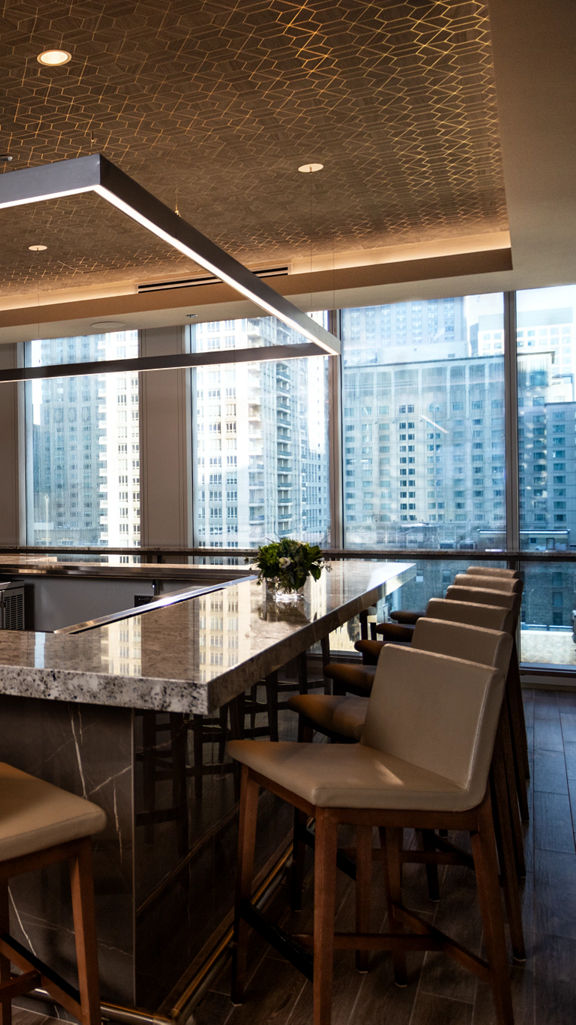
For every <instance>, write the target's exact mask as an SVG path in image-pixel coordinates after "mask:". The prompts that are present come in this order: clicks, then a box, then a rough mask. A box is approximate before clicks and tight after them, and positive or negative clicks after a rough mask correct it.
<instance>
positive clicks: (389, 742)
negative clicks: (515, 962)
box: [229, 645, 513, 1025]
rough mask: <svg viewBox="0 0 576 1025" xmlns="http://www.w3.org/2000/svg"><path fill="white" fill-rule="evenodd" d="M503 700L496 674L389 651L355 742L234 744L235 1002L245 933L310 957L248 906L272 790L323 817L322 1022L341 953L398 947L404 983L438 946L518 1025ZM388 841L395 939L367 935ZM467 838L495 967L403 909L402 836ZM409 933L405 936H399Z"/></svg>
mask: <svg viewBox="0 0 576 1025" xmlns="http://www.w3.org/2000/svg"><path fill="white" fill-rule="evenodd" d="M503 689H504V676H503V673H502V672H500V671H499V670H496V669H491V668H489V667H487V666H481V665H478V664H476V663H471V662H466V661H463V660H460V659H453V658H449V657H447V656H443V655H436V654H431V653H429V652H423V651H418V650H415V649H412V648H408V647H400V646H395V645H388V646H386V648H384V650H383V652H382V656H381V661H380V663H379V666H378V671H377V673H376V677H375V680H374V688H373V691H372V696H371V699H370V703H369V707H368V714H367V719H366V726H365V729H364V732H363V735H362V740H361V742H360V743H359V744H352V745H340V744H299V743H297V742H295V743H287V742H284V743H271V742H268V743H266V742H258V741H246V740H244V741H233V742H232V743H231V744H230V745H229V751H230V754H231V755H232V757H233V758H235V759H237V760H238V761H239V762H240V763H241V764H242V783H241V798H240V827H239V869H238V884H237V898H236V912H235V958H234V972H233V994H232V996H233V1000H235V1001H240V1000H241V999H243V996H244V989H245V984H246V974H247V964H246V947H247V938H248V929H249V926H253V927H256V928H258V929H260V930H261V931H262V932H263V933H264V935H265V936H266V938H267V939H268V940H269V941H271V942H273V943H274V944H275V945H278V949H280V950H282V951H283V952H284V953H285V954H287V955H288V956H289V957H290V959H291V960H293V961H294V963H297V964H298V966H299V967H302V966H303V965H304V964H305V963H306V956H305V953H303V952H302V951H298V950H297V949H296V947H295V945H292V946H291V945H290V943H287V941H286V939H285V937H282V936H281V935H280V936H278V931H277V930H275V929H271V928H270V926H268V925H267V924H266V922H265V921H264V920H263V916H262V914H261V912H260V911H259V909H258V908H257V907H256V906H255V905H254V903H253V902H252V900H251V895H252V873H253V862H254V847H255V840H256V824H257V810H258V794H259V790H260V788H261V787H264V788H266V789H267V790H269V791H271V792H272V793H274V794H276V795H277V796H279V797H281V798H282V799H283V800H285V801H287V802H288V803H290V804H292V805H293V807H295V808H296V809H297V810H298V811H300V812H301V813H303V814H306V815H309V816H313V817H314V818H315V823H316V830H315V849H314V887H315V901H314V926H313V934H312V936H311V937H300V939H301V940H304V941H305V942H310V944H311V946H312V950H313V959H312V966H310V968H309V972H310V974H311V977H312V980H313V994H314V1016H313V1022H314V1025H329V1023H330V1019H331V991H332V971H333V966H332V960H333V951H334V949H342V948H346V949H355V950H362V951H365V950H370V949H380V950H383V949H384V950H391V951H392V952H393V959H394V968H395V974H396V978H397V981H398V982H400V983H404V982H405V979H406V972H405V952H406V951H407V950H409V949H418V950H424V949H434V950H439V949H442V950H444V951H446V952H447V953H448V954H450V955H451V956H453V957H454V958H455V959H457V960H458V961H459V963H460V964H461V965H463V966H464V967H466V968H468V969H469V970H470V971H472V972H474V974H476V975H478V976H479V977H480V978H482V979H484V980H485V981H487V982H489V983H490V985H491V987H492V993H493V997H494V1003H495V1006H496V1015H497V1021H498V1025H513V1011H512V1001H511V993H510V979H509V970H508V963H507V951H506V938H505V931H504V921H503V915H502V907H501V901H500V892H499V883H498V868H497V859H496V850H495V840H494V830H493V818H492V810H491V804H490V795H489V792H488V790H487V782H488V772H489V767H490V762H491V759H492V750H493V747H494V740H495V736H496V729H497V724H498V719H499V714H500V707H501V703H502V696H503ZM345 823H346V824H350V825H352V826H354V827H355V828H356V831H357V840H356V851H357V883H356V886H357V931H356V932H354V933H349V934H345V935H340V934H338V935H335V934H334V911H335V884H336V855H337V848H338V839H337V834H338V826H339V825H340V824H345ZM374 826H377V827H379V828H380V829H381V831H382V830H383V831H384V839H385V851H386V857H385V861H384V865H385V873H386V881H387V897H388V905H389V925H390V932H389V933H388V934H378V933H373V932H371V931H370V928H369V907H370V892H369V891H370V876H371V866H372V830H373V827H374ZM404 827H412V828H416V829H423V828H426V829H436V828H445V829H463V830H467V831H469V833H470V839H471V845H472V856H473V860H474V865H475V868H476V875H477V883H478V887H477V896H478V902H479V905H480V911H481V915H482V919H483V923H484V934H485V946H486V953H487V956H486V960H483V959H481V958H479V957H477V956H476V955H475V954H474V953H472V952H471V951H469V950H465V949H464V948H463V947H462V946H460V945H459V944H455V943H454V941H453V940H451V939H450V937H448V936H446V935H445V934H444V933H440V932H439V931H438V930H436V929H434V928H433V927H431V926H430V925H429V923H428V922H426V921H425V920H424V919H422V918H421V917H420V916H418V915H416V914H415V913H414V912H412V911H411V910H408V909H407V908H406V907H404V906H403V905H402V903H401V892H400V851H401V830H402V829H403V828H404ZM405 925H406V926H409V927H410V928H411V930H412V932H405V931H404V926H405Z"/></svg>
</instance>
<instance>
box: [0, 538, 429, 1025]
mask: <svg viewBox="0 0 576 1025" xmlns="http://www.w3.org/2000/svg"><path fill="white" fill-rule="evenodd" d="M25 558H26V563H25V564H23V563H20V565H19V566H18V560H17V559H15V558H12V559H11V560H10V564H9V565H8V562H7V561H4V562H3V563H0V568H1V569H2V572H3V575H4V577H5V578H13V575H15V576H22V575H24V576H29V575H30V573H34V571H35V569H37V570H38V573H39V574H40V575H42V574H43V573H48V574H50V568H49V567H47V565H46V563H44V565H43V560H42V559H41V558H39V559H38V560H37V561H36V562H34V559H33V558H32V559H31V558H30V557H29V556H27V557H25ZM53 568H54V567H53ZM68 568H69V569H70V570H71V574H72V575H75V576H78V575H82V569H81V568H79V564H75V565H74V564H72V565H71V564H68ZM119 569H123V570H127V572H128V573H129V574H131V575H132V576H133V578H134V579H139V578H140V579H143V578H144V577H147V578H150V575H151V573H152V575H154V576H155V575H156V574H157V573H158V570H159V569H160V568H159V567H156V566H155V567H150V566H146V567H144V566H141V567H137V566H131V567H117V566H116V567H113V568H112V571H113V575H114V574H115V573H116V572H118V573H119ZM93 570H94V566H91V567H90V568H88V569H86V571H85V574H84V575H86V574H89V573H90V571H93ZM161 570H162V574H159V573H158V575H159V576H160V575H164V576H165V577H166V578H167V579H173V580H177V581H178V589H179V590H178V593H176V594H170V595H162V596H161V597H159V598H158V597H157V598H153V599H152V602H151V604H150V605H144V606H142V607H141V608H140V609H138V610H137V613H135V612H134V611H132V612H131V613H130V614H129V615H127V616H125V617H124V616H121V617H118V614H115V616H113V617H112V621H109V622H105V621H103V620H102V618H100V619H96V620H94V621H89V622H88V623H83V624H76V625H75V626H74V625H73V627H72V632H71V630H70V626H68V627H67V628H66V629H62V630H60V631H57V632H54V633H48V632H26V631H16V630H12V631H0V695H1V696H0V707H1V711H2V714H1V717H0V758H1V759H2V760H3V761H6V762H9V763H11V764H13V765H16V766H17V767H18V768H21V769H24V770H25V771H28V772H32V773H34V774H35V775H38V776H41V777H43V778H44V779H47V780H50V781H51V782H54V783H56V784H58V785H60V786H64V787H66V788H67V789H69V790H71V791H74V792H76V793H79V794H82V795H83V796H86V797H88V798H90V799H91V800H94V801H96V802H97V803H99V804H101V806H102V807H103V808H104V809H105V811H106V812H107V815H108V828H107V830H106V831H105V833H104V834H103V835H102V836H101V837H98V838H97V840H96V844H95V872H96V901H97V923H98V932H99V940H100V953H99V957H100V969H101V986H102V997H103V1000H104V1001H105V1002H106V1003H107V1004H116V1005H120V1006H121V1007H125V1008H143V1009H145V1010H146V1011H147V1012H148V1013H154V1014H157V1015H159V1016H160V1017H162V1016H164V1017H167V1018H172V1017H177V1013H176V1012H174V1006H175V1005H177V1004H178V1000H179V994H180V993H181V991H182V986H183V985H185V980H186V973H187V971H189V966H190V965H191V964H195V963H197V962H198V961H199V960H200V959H201V958H202V957H203V956H205V954H206V952H207V951H208V950H209V948H210V943H211V942H212V938H213V937H214V936H216V935H217V934H218V931H219V928H220V926H221V924H222V923H223V922H225V921H226V916H227V915H228V914H229V911H230V907H231V900H232V892H233V879H234V860H235V833H236V818H235V816H236V794H235V786H234V775H233V773H232V772H231V771H230V766H229V765H226V764H225V763H224V762H223V760H222V758H221V755H220V754H218V751H217V747H218V745H217V743H216V744H215V746H213V745H211V743H210V741H209V736H210V734H209V732H208V730H209V729H213V728H214V726H216V729H218V728H219V727H221V726H222V725H224V727H226V728H227V727H228V726H229V723H230V719H229V716H228V712H227V707H230V706H229V703H230V702H233V701H234V699H236V698H238V697H239V696H240V695H242V694H244V693H245V692H246V691H249V690H250V688H252V687H253V685H255V684H257V683H258V681H260V680H261V679H262V678H263V677H265V676H267V675H268V674H270V673H272V672H274V671H275V670H278V669H281V668H282V667H284V666H286V664H287V663H289V662H290V661H291V660H292V659H294V658H295V657H296V656H297V655H299V654H301V653H302V652H305V651H307V650H308V649H309V648H311V647H312V646H313V645H314V644H316V643H317V642H318V641H320V640H321V639H322V638H324V637H326V636H328V635H329V634H331V635H333V636H335V638H336V645H335V646H336V647H337V638H338V634H337V633H336V634H335V635H334V634H333V631H338V629H339V628H342V627H343V626H344V625H345V624H347V623H348V622H349V621H350V620H351V619H352V618H353V617H354V616H356V615H357V614H358V613H360V612H361V611H363V610H365V609H367V608H368V607H370V606H373V605H375V604H376V602H377V601H378V600H379V599H381V598H383V597H384V596H386V595H387V594H390V593H392V592H393V591H394V590H396V589H397V588H398V587H400V586H401V585H402V584H403V583H405V582H407V581H408V580H409V579H411V577H412V576H413V575H414V572H415V568H414V566H413V565H412V564H408V563H387V562H380V561H363V560H360V559H358V560H343V561H335V562H333V563H331V564H330V569H329V571H326V572H323V574H322V576H321V578H320V580H319V581H309V583H308V584H307V585H306V588H305V592H304V597H303V599H302V600H301V601H299V602H298V603H297V604H296V605H287V606H284V607H283V606H281V605H277V604H275V603H272V602H269V601H267V600H266V595H265V589H264V588H263V587H261V586H259V585H258V583H257V581H256V580H255V579H254V578H251V579H240V580H234V581H230V579H229V577H230V575H229V574H228V579H226V577H227V570H226V568H225V567H221V566H220V567H218V569H217V576H218V579H216V577H214V578H212V580H211V579H210V575H209V572H208V576H207V574H206V571H209V570H210V567H201V570H202V571H203V573H202V575H203V577H204V578H205V579H204V580H203V582H202V584H201V585H198V583H197V581H196V582H193V581H192V580H191V582H190V586H189V588H188V591H187V588H186V586H185V577H186V572H185V569H184V567H183V566H180V567H179V572H178V573H174V574H171V567H166V566H162V567H161ZM186 570H187V571H188V576H189V577H190V578H192V577H193V567H186ZM182 571H184V572H182ZM102 572H104V570H102ZM244 572H246V573H249V570H247V571H242V573H243V574H244ZM56 573H57V574H58V575H62V573H63V569H62V566H61V565H60V564H59V565H58V568H57V569H56ZM64 575H66V574H64ZM97 575H98V574H97ZM119 575H121V574H120V573H119ZM103 618H104V620H105V619H106V617H103ZM74 629H78V630H80V631H81V632H73V630H74ZM221 709H225V711H223V712H220V710H221ZM283 716H284V717H285V720H283V722H284V725H283V729H284V732H286V731H288V733H287V735H293V730H294V728H295V723H292V715H291V713H288V712H285V713H283ZM293 718H294V719H295V717H293ZM261 719H262V715H261V714H260V720H261ZM260 720H259V721H260ZM206 727H208V729H206ZM290 731H292V733H291V732H290ZM192 752H193V753H194V757H192ZM214 761H215V767H214V766H212V765H211V763H212V762H214ZM191 762H192V764H191ZM200 763H201V764H200ZM265 820H266V823H267V825H266V831H265V833H266V835H265V837H263V840H262V843H261V845H260V850H259V862H260V864H261V865H264V864H265V863H266V862H267V861H268V860H270V859H271V858H272V856H273V855H274V852H275V850H277V848H278V846H279V844H280V843H281V841H282V838H283V837H284V836H285V834H286V831H287V828H288V821H287V819H286V817H285V811H284V809H282V808H281V807H280V806H277V805H276V804H275V803H271V804H270V808H269V809H267V814H266V815H265ZM64 892H66V891H65V888H63V887H61V886H60V883H59V874H58V870H57V869H55V870H54V872H53V873H52V874H49V875H48V876H47V877H46V878H45V879H44V881H43V884H42V885H41V884H40V882H39V880H35V879H30V880H26V878H25V877H22V879H21V880H18V885H17V886H14V889H13V896H14V904H15V921H14V925H13V933H14V935H15V936H16V937H17V938H21V940H22V942H28V943H30V941H31V942H32V945H33V948H34V949H35V950H36V952H37V954H38V956H40V957H42V958H43V959H45V960H46V961H47V962H48V963H51V964H54V966H55V967H56V968H57V969H59V970H61V971H62V972H63V973H64V974H66V973H68V974H69V971H70V969H69V963H70V962H72V963H73V956H72V950H71V942H70V939H71V937H70V932H69V929H68V924H69V909H68V908H67V907H64V906H62V904H61V903H60V899H61V898H60V895H61V893H64ZM39 909H40V910H39ZM183 980H184V983H183Z"/></svg>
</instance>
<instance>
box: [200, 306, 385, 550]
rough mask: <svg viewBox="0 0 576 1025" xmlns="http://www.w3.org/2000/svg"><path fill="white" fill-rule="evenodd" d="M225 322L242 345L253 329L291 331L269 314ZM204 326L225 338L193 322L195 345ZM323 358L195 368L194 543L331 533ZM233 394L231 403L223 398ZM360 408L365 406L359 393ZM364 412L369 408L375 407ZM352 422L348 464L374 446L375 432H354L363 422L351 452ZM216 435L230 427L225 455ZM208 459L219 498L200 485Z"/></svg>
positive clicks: (269, 335)
mask: <svg viewBox="0 0 576 1025" xmlns="http://www.w3.org/2000/svg"><path fill="white" fill-rule="evenodd" d="M317 316H318V317H321V315H317ZM231 323H233V324H234V326H235V328H234V329H235V332H236V334H235V337H237V338H238V339H239V340H241V339H244V343H243V344H245V345H248V344H250V343H249V341H248V340H247V339H248V338H251V337H252V333H254V332H256V333H258V332H259V333H260V334H261V335H262V336H263V337H266V339H267V344H283V343H285V342H286V341H287V340H290V339H287V338H286V328H285V327H284V326H283V325H282V324H279V323H277V322H276V321H274V320H272V319H271V318H262V319H261V320H250V321H237V322H236V321H234V322H231ZM208 328H209V329H210V331H211V333H212V336H213V338H214V340H215V348H221V347H224V341H223V340H222V339H221V338H220V334H219V332H220V331H223V330H224V326H223V325H214V324H210V325H202V324H200V325H196V326H194V327H193V328H192V329H191V331H192V335H193V340H192V345H193V347H195V348H198V347H199V348H200V349H201V348H203V347H204V346H203V345H202V344H201V343H200V342H199V340H198V333H199V332H201V331H203V330H206V329H208ZM275 331H276V332H277V336H275V334H274V332H275ZM194 336H195V337H194ZM239 344H240V342H239ZM327 364H328V360H327V359H323V358H321V357H318V358H309V359H291V360H287V361H284V362H281V361H279V362H275V361H268V362H261V363H235V364H221V365H214V366H210V367H199V368H198V369H196V370H195V371H193V375H192V381H193V388H192V391H193V394H194V395H195V401H194V408H193V432H192V439H193V462H194V466H195V468H196V469H195V482H194V484H195V486H194V494H195V496H196V502H195V506H194V538H195V543H196V544H198V545H211V544H214V538H215V537H217V538H218V542H219V545H220V546H222V547H226V546H227V545H229V544H230V542H232V541H233V542H234V545H235V546H236V547H251V546H254V545H259V544H263V543H264V542H265V541H266V540H271V539H274V538H279V537H286V536H296V537H299V538H302V539H303V540H306V541H311V542H318V543H321V544H324V545H328V544H329V543H330V542H329V537H330V500H329V461H328V422H327V409H328V400H327V396H328V392H327V387H328V381H327ZM231 394H233V395H234V404H233V405H231V404H230V403H229V402H227V401H226V399H227V397H228V396H229V395H231ZM205 396H209V399H208V398H205ZM359 401H361V400H359ZM363 408H364V409H368V410H370V409H371V407H370V406H369V405H368V406H366V404H365V403H363ZM366 415H367V416H368V415H369V416H370V417H372V412H370V414H368V413H367V414H366ZM206 427H208V430H206ZM354 427H355V425H354V424H353V423H350V424H348V428H349V430H348V431H347V435H348V437H347V439H346V440H347V443H348V445H347V446H346V451H347V454H348V456H349V458H348V460H347V463H346V465H347V466H352V467H355V466H356V465H359V466H361V465H362V463H363V462H364V456H365V455H366V453H369V454H370V456H371V455H372V453H373V451H374V448H373V444H374V438H373V436H372V435H370V436H369V437H366V438H364V437H363V436H362V437H361V435H362V432H361V431H360V432H359V439H358V440H359V441H360V440H361V441H362V446H361V449H360V448H359V449H358V452H359V453H360V451H361V453H362V457H361V456H360V454H359V455H357V456H356V457H355V458H351V457H352V456H353V455H354V451H355V450H354V448H353V447H351V446H352V445H353V434H354V433H355V431H354ZM221 435H224V436H227V440H226V442H225V444H226V446H227V451H229V450H230V448H231V450H232V452H231V454H227V455H226V458H225V463H223V462H221V461H220V456H219V455H218V451H219V445H220V444H221V442H220V436H221ZM216 460H218V461H216ZM215 465H218V467H221V468H222V470H221V472H219V473H218V477H219V483H220V484H221V488H222V490H221V493H220V501H219V504H218V505H215V504H210V492H209V489H208V488H207V485H208V484H209V482H210V481H209V478H210V477H211V476H213V474H214V466H215ZM210 467H212V471H210ZM205 468H206V469H205ZM348 472H350V473H355V472H356V471H355V470H354V469H352V470H348V469H347V470H346V473H348Z"/></svg>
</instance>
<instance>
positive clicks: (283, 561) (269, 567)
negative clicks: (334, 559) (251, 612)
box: [247, 537, 326, 591]
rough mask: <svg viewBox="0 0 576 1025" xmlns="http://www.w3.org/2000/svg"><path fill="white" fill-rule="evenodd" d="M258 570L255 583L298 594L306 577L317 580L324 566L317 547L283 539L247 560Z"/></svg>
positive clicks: (263, 547) (272, 543)
mask: <svg viewBox="0 0 576 1025" xmlns="http://www.w3.org/2000/svg"><path fill="white" fill-rule="evenodd" d="M247 561H249V562H250V561H251V562H253V564H254V565H255V566H256V568H257V569H258V583H259V584H261V583H262V581H266V582H267V583H268V584H270V585H272V586H273V587H277V588H281V589H282V590H284V591H298V590H299V589H300V588H301V587H303V586H304V584H305V583H306V580H307V578H308V577H309V576H311V577H313V578H314V580H318V579H319V577H320V574H321V573H322V570H323V569H324V567H325V565H326V560H325V559H324V556H323V555H322V550H321V549H320V548H319V547H318V545H309V544H307V543H306V542H305V541H296V540H295V539H294V538H292V537H283V538H282V539H281V540H280V541H271V542H270V544H267V545H262V546H261V547H260V548H259V549H258V551H257V552H256V558H255V559H253V560H252V559H248V560H247Z"/></svg>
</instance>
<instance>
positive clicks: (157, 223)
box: [0, 154, 340, 356]
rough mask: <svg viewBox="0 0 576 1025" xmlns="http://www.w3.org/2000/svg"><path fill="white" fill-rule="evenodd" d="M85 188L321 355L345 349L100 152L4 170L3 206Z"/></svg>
mask: <svg viewBox="0 0 576 1025" xmlns="http://www.w3.org/2000/svg"><path fill="white" fill-rule="evenodd" d="M83 192H95V193H96V195H98V196H101V197H102V198H103V199H105V200H106V201H107V202H108V203H111V204H112V205H113V206H115V207H116V208H117V209H118V210H121V211H122V213H124V214H126V215H127V216H128V217H131V218H132V219H133V220H135V221H137V222H138V224H141V225H142V226H143V227H144V228H146V229H147V230H148V231H150V232H152V234H153V235H156V236H157V238H160V239H162V240H163V241H164V242H166V243H167V244H168V245H170V246H172V248H173V249H177V250H178V251H179V252H181V253H183V254H184V256H187V257H188V258H189V259H190V260H193V261H194V262H195V263H198V264H200V265H201V266H202V267H205V268H206V270H208V271H210V273H211V274H213V275H214V276H215V277H217V278H219V279H220V280H221V281H224V282H225V283H226V284H227V285H230V286H231V287H232V288H233V289H235V291H237V292H240V293H241V295H244V296H246V298H248V299H250V300H251V301H252V302H254V303H256V305H257V306H259V307H260V309H262V310H265V312H266V313H269V314H271V316H273V317H278V319H279V320H281V321H283V322H284V323H285V324H287V326H288V327H290V328H292V330H294V331H297V332H298V334H300V335H303V336H304V337H305V338H307V339H308V341H309V342H312V343H313V344H314V345H315V346H317V349H318V351H317V355H319V356H325V355H329V356H337V355H338V353H339V352H340V343H339V341H338V339H337V338H336V337H335V336H334V335H333V334H331V333H330V332H329V331H326V330H325V328H323V327H322V326H321V325H320V324H316V323H315V322H314V321H313V320H312V319H311V318H310V317H308V316H307V315H306V314H305V313H304V312H303V311H302V310H299V309H298V307H297V306H294V304H293V303H291V302H290V300H289V299H286V298H285V297H284V296H282V295H279V294H278V292H275V291H274V289H273V288H270V286H269V285H267V284H266V282H265V281H262V280H261V279H260V278H257V277H256V275H255V274H252V272H251V271H249V270H248V268H247V267H244V266H243V264H241V263H239V262H238V260H235V259H234V257H233V256H230V255H229V254H228V253H226V252H225V250H223V249H221V248H220V246H218V245H216V243H215V242H212V241H211V240H210V239H209V238H207V237H206V235H203V234H202V233H201V232H200V231H198V230H197V229H196V228H194V227H192V225H191V224H187V222H186V221H184V220H183V219H182V218H181V217H180V216H179V215H178V214H176V213H174V211H173V210H171V209H170V208H169V207H168V206H166V205H165V204H164V203H162V202H161V201H160V200H159V199H157V198H156V197H155V196H153V195H152V194H151V193H150V192H147V191H146V189H144V188H142V186H141V185H138V183H137V182H135V181H134V180H133V179H132V178H129V177H128V175H127V174H124V172H123V171H120V169H119V168H117V167H115V165H114V164H112V163H110V161H109V160H107V159H106V158H105V157H103V156H101V155H100V154H93V155H91V156H88V157H78V158H77V159H75V160H60V161H58V162H57V163H54V164H44V165H42V166H40V167H28V168H25V169H24V170H22V171H10V172H8V173H5V174H3V175H1V176H0V210H2V209H7V208H8V207H13V206H24V205H25V204H27V203H40V202H44V201H45V200H49V199H60V198H64V197H66V196H78V195H80V194H81V193H83Z"/></svg>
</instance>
